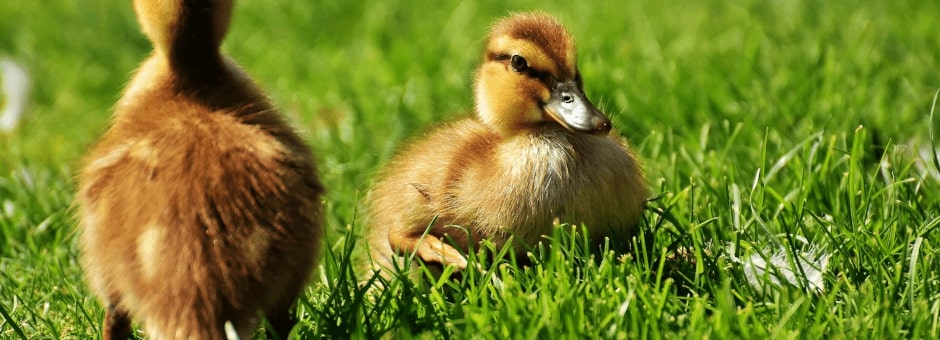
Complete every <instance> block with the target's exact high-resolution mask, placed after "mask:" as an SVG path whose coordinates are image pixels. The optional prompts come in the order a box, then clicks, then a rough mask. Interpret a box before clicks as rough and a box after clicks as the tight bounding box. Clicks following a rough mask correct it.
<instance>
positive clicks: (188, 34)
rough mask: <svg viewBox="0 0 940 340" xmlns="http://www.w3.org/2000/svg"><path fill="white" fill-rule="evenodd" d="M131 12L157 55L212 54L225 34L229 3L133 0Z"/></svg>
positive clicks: (229, 16) (198, 0) (230, 11)
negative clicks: (177, 52)
mask: <svg viewBox="0 0 940 340" xmlns="http://www.w3.org/2000/svg"><path fill="white" fill-rule="evenodd" d="M134 11H135V12H136V13H137V18H138V20H139V21H140V26H141V27H142V29H143V31H144V34H145V35H146V36H147V38H148V39H150V41H151V42H153V45H154V49H155V50H156V51H157V53H159V54H161V55H164V56H166V55H170V54H171V53H174V52H175V51H187V52H197V51H198V50H202V51H203V52H208V53H210V54H214V53H217V51H218V48H219V46H220V45H221V44H222V39H223V38H225V34H226V33H227V32H228V27H229V21H230V20H231V17H232V0H134ZM193 49H197V51H193ZM192 54H195V53H192Z"/></svg>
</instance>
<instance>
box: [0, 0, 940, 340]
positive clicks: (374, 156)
mask: <svg viewBox="0 0 940 340" xmlns="http://www.w3.org/2000/svg"><path fill="white" fill-rule="evenodd" d="M938 7H940V3H933V2H914V1H910V2H906V1H900V2H899V1H895V2H884V3H869V2H863V1H845V2H838V3H835V2H833V3H829V2H811V1H757V0H754V1H744V2H739V3H735V4H728V3H725V2H721V1H704V2H692V3H690V2H680V1H666V2H657V1H634V2H619V1H600V2H570V1H568V2H558V3H544V2H535V1H520V2H515V3H512V4H505V3H504V2H497V1H484V2H469V1H468V2H454V3H438V2H430V1H410V2H401V3H398V2H389V1H385V2H382V1H366V2H356V3H352V2H347V3H343V2H336V3H326V4H318V3H310V2H286V1H257V0H242V1H240V2H238V5H237V8H236V12H235V18H234V21H233V26H232V31H231V32H230V34H229V36H228V38H227V40H226V42H225V45H224V49H225V50H226V52H227V53H228V54H229V55H231V56H232V57H233V58H234V59H236V60H237V61H238V62H239V63H240V64H241V65H242V66H243V68H245V69H246V70H247V71H248V73H249V74H251V75H252V76H253V77H254V79H255V80H256V81H257V82H258V83H259V84H260V85H261V86H262V87H263V88H265V89H266V90H267V91H268V94H269V95H270V96H271V97H272V99H273V101H274V102H275V103H277V104H278V106H279V107H280V108H281V109H282V111H283V113H284V114H285V115H286V116H287V117H288V118H289V119H290V120H291V122H292V123H293V124H294V125H295V126H296V127H297V128H298V129H299V130H301V131H302V132H303V133H304V135H305V137H306V139H307V140H308V141H309V142H310V144H311V145H312V146H313V148H314V150H315V152H316V155H317V159H318V160H319V167H320V172H321V175H322V178H323V180H324V182H325V183H326V184H327V185H328V189H329V193H328V195H327V197H326V199H325V202H324V203H325V205H326V207H327V223H328V226H329V231H328V237H327V239H326V240H325V241H324V242H325V244H326V245H327V247H326V248H327V249H328V250H327V251H326V254H324V256H323V262H322V263H321V266H320V270H318V271H317V272H316V273H315V274H314V276H313V277H312V278H311V281H310V282H311V283H310V285H309V287H308V288H307V289H306V291H305V292H306V294H305V296H304V297H303V299H301V301H300V303H299V304H298V308H297V315H298V316H299V318H300V320H301V322H300V324H299V325H298V327H297V328H296V329H295V331H296V335H297V336H298V337H300V338H313V337H318V336H334V337H344V336H353V337H368V338H373V337H379V336H385V335H393V336H399V337H403V338H408V337H412V336H416V337H419V336H428V337H432V338H446V337H456V338H493V339H504V338H548V337H551V338H558V337H570V338H583V337H602V338H631V337H676V336H678V337H683V338H700V337H706V336H707V337H714V338H764V337H786V338H814V337H826V338H829V337H835V336H844V337H847V338H859V337H861V338H869V337H871V338H895V337H906V338H936V337H940V274H938V272H937V270H936V269H937V268H940V259H938V257H937V255H936V254H938V249H937V248H938V246H940V201H938V198H940V182H938V178H940V164H938V163H937V162H936V161H935V159H934V158H933V157H934V156H933V155H932V153H935V152H936V145H938V143H940V142H938V141H937V140H934V139H932V138H931V133H930V132H931V131H930V130H931V128H933V130H937V128H938V127H940V123H938V122H940V119H938V118H936V117H934V116H932V115H931V105H932V102H933V99H934V94H935V92H936V91H937V89H938V88H940V77H938V75H940V66H938V62H940V57H938V56H940V34H938V33H937V32H940V26H938V24H937V21H936V15H934V14H933V13H940V8H938ZM530 9H542V10H545V11H547V12H549V13H552V14H554V15H556V16H558V17H559V19H561V21H562V22H564V23H565V24H566V25H567V26H568V27H569V29H570V30H571V31H572V33H573V34H574V36H575V37H576V39H577V41H578V51H579V64H580V67H581V71H582V73H583V75H584V80H585V88H586V91H587V93H588V96H589V97H590V98H592V100H594V101H595V102H596V103H597V104H598V105H599V106H600V107H602V108H603V109H604V110H605V111H606V112H608V113H609V114H610V116H611V117H612V119H613V121H614V123H615V126H616V128H617V130H619V133H620V134H622V135H623V136H625V137H627V138H628V139H629V140H630V142H631V144H632V145H633V147H634V149H635V150H636V152H637V154H638V155H640V157H642V159H643V160H644V165H645V169H646V171H647V174H648V177H649V180H650V183H651V186H652V187H653V191H654V193H656V197H655V198H654V199H653V200H651V201H650V203H649V207H648V209H647V211H646V214H645V217H644V224H643V225H644V227H643V228H642V230H641V234H640V235H639V236H638V238H637V240H638V241H637V246H636V249H637V250H636V251H635V252H634V253H631V254H610V253H604V254H597V253H596V252H594V251H593V249H590V247H589V246H587V245H585V243H584V242H581V241H579V240H583V239H581V238H580V237H581V236H579V234H578V233H576V232H572V231H573V230H575V231H576V230H578V228H576V227H572V226H562V227H560V228H558V229H557V233H556V234H555V235H552V236H551V237H548V238H546V245H544V246H542V247H537V248H534V249H533V250H532V254H533V256H534V257H535V258H536V261H534V264H533V265H532V266H530V267H528V268H520V267H519V266H516V265H515V264H514V262H513V261H512V259H510V258H493V257H491V256H484V257H482V258H479V259H476V260H475V261H476V263H479V264H480V265H479V266H476V267H474V268H473V269H471V270H469V271H468V272H466V273H464V274H463V275H462V277H460V278H459V279H452V280H448V279H439V280H438V279H433V278H429V279H427V280H423V281H418V282H415V281H409V280H397V279H394V280H391V281H390V282H385V286H386V289H385V290H378V291H371V292H370V291H368V288H369V287H368V284H362V285H361V283H363V282H369V279H370V277H369V275H368V273H362V272H355V271H354V270H353V269H354V268H358V267H359V266H358V263H357V262H356V261H359V260H360V255H361V252H362V249H363V247H364V245H365V244H364V241H363V240H360V239H359V237H360V236H361V234H362V230H363V228H364V227H366V226H364V225H361V224H360V223H359V218H358V217H357V216H356V214H357V211H359V210H360V209H361V208H362V207H361V199H362V197H363V196H364V195H365V193H366V191H367V190H368V187H369V185H370V183H371V181H372V179H373V178H374V175H375V172H376V170H377V169H378V167H379V166H381V164H382V163H383V162H384V161H386V160H388V159H389V157H390V156H391V155H392V154H393V153H394V151H395V149H396V148H397V147H398V146H399V145H401V143H403V142H405V141H407V140H408V139H409V138H413V137H416V136H419V135H420V134H421V133H423V131H425V130H426V129H427V128H429V127H431V126H433V124H434V123H435V122H439V121H442V120H447V119H451V118H453V117H460V116H464V115H466V114H468V113H469V112H470V110H471V108H472V106H473V102H472V97H471V91H470V84H471V77H472V73H473V70H474V68H475V67H476V64H477V62H478V61H479V59H480V57H481V53H482V52H481V48H482V46H481V43H482V39H483V36H484V34H485V32H486V28H487V27H488V25H489V24H490V23H491V22H492V21H493V20H494V19H496V18H498V17H500V16H503V15H505V14H507V13H508V12H509V11H516V10H530ZM149 49H150V47H149V44H148V42H147V41H146V40H145V39H144V38H143V36H142V35H141V34H139V30H138V28H137V25H136V22H135V21H134V17H133V13H132V11H131V8H130V5H129V4H128V3H125V2H111V1H100V0H91V1H82V2H72V1H63V0H57V1H43V2H35V3H34V2H29V1H5V2H0V55H2V56H4V57H8V58H12V59H15V60H17V61H19V62H20V63H22V64H23V65H24V66H26V68H27V69H29V71H30V73H31V75H32V76H33V79H32V80H33V82H32V83H33V85H32V89H33V91H32V94H31V97H30V102H29V107H28V109H27V113H26V114H27V115H26V116H25V118H24V120H23V121H22V122H21V124H20V126H19V127H18V129H17V130H15V131H14V132H13V133H11V134H8V135H0V312H2V313H0V338H19V337H26V338H88V337H93V336H96V335H98V334H99V332H100V329H99V328H100V321H101V319H102V316H103V310H102V307H101V306H100V305H99V303H98V301H97V300H96V299H95V298H94V296H93V295H92V294H91V293H90V292H89V291H88V289H87V287H85V284H84V282H83V280H82V276H81V275H82V274H81V270H80V268H79V266H78V265H77V259H78V256H79V255H78V254H77V253H76V247H75V223H74V220H73V218H72V211H71V210H70V205H71V201H72V196H73V192H74V184H73V179H72V178H73V176H74V175H75V169H77V167H78V165H79V164H80V162H79V160H80V157H81V155H82V154H83V152H84V151H85V150H86V149H87V148H88V146H89V145H90V143H92V142H93V141H94V140H95V139H96V138H98V136H99V135H100V133H101V132H102V131H103V129H104V127H105V126H106V124H107V120H108V117H109V116H110V108H111V106H112V105H113V103H114V101H115V100H116V99H117V98H118V96H119V94H120V91H121V89H122V87H123V86H124V83H125V82H126V81H127V79H128V78H129V74H130V73H131V72H132V71H133V70H134V68H135V67H136V66H137V64H138V63H139V62H140V61H141V60H143V58H145V57H146V55H147V54H148V53H149ZM0 102H2V101H0ZM934 115H936V113H934ZM572 228H573V229H572ZM548 244H551V245H552V246H548ZM810 250H814V251H818V252H821V253H824V254H826V255H827V256H829V258H828V260H829V262H828V266H826V268H825V271H824V272H823V273H822V275H821V283H822V288H821V289H815V288H812V287H814V286H812V285H810V283H809V281H807V279H808V278H807V275H805V274H806V273H807V268H805V267H804V266H803V265H804V264H806V263H804V262H801V261H798V260H796V258H797V256H802V255H800V254H803V253H805V252H807V251H810ZM495 251H496V252H497V253H498V249H496V250H495ZM775 254H777V256H776V258H779V259H780V261H778V263H780V264H783V263H786V265H784V266H783V267H780V266H778V267H772V268H767V270H766V271H765V272H763V273H757V274H756V275H750V276H749V275H748V271H747V270H746V269H745V268H746V262H744V260H745V259H748V258H757V259H764V260H770V259H771V258H773V257H774V255H775ZM787 271H790V273H791V274H793V275H795V276H796V279H795V280H794V281H793V283H790V284H783V285H779V284H774V282H775V278H779V275H783V274H784V273H786V272H787ZM780 281H782V280H780V279H776V282H780ZM784 281H785V280H784Z"/></svg>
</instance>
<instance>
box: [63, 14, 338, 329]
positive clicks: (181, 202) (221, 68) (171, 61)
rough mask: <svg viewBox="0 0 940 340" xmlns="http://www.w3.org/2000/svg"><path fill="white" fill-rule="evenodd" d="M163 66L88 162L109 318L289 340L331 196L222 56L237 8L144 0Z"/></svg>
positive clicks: (89, 224)
mask: <svg viewBox="0 0 940 340" xmlns="http://www.w3.org/2000/svg"><path fill="white" fill-rule="evenodd" d="M134 9H135V12H136V14H137V17H138V20H139V22H140V24H141V26H142V28H143V32H144V33H145V35H146V36H147V37H148V38H149V39H150V40H151V42H152V43H153V45H154V52H153V53H152V55H151V56H150V57H149V58H148V59H147V60H146V61H145V62H144V64H143V65H142V66H141V68H140V69H139V70H138V71H137V72H136V75H135V76H134V78H133V80H132V81H131V83H130V84H129V85H128V88H127V89H126V91H125V93H124V95H123V97H122V98H121V99H120V100H119V101H118V103H117V105H116V108H115V114H114V117H113V121H112V125H111V127H110V129H109V130H108V132H107V133H106V134H105V135H104V137H103V138H102V139H101V141H100V142H99V143H98V144H97V146H95V147H94V149H93V150H92V151H91V152H90V154H89V155H88V157H87V159H86V161H85V166H84V168H83V170H82V171H81V174H80V176H79V187H80V188H79V193H78V196H77V198H76V201H77V203H78V205H79V206H80V209H79V211H78V213H79V218H80V221H81V225H82V231H81V239H80V241H81V249H82V251H83V259H82V265H83V267H84V269H85V272H86V275H87V279H88V282H89V285H90V286H91V288H92V289H93V290H94V291H95V292H96V293H97V294H98V296H99V297H100V298H101V299H102V300H103V303H104V305H105V306H106V308H107V312H106V315H105V320H104V328H103V332H104V338H105V339H109V338H111V339H117V338H121V339H126V338H127V337H128V336H130V335H131V321H132V319H136V320H138V321H140V322H141V323H142V324H143V326H144V328H145V330H146V332H147V333H148V335H149V336H150V337H151V338H159V339H163V338H171V339H175V338H179V339H224V338H226V331H225V330H226V324H230V325H231V327H233V328H234V330H235V331H236V332H237V333H238V335H240V336H241V337H242V338H245V337H249V336H251V335H252V334H254V332H255V331H256V330H257V327H258V324H259V322H260V320H259V319H260V318H259V315H260V316H263V317H265V318H266V319H267V320H268V321H269V322H270V323H271V325H273V328H274V329H273V330H274V331H275V332H276V333H277V334H278V335H280V336H282V337H283V336H286V335H287V333H288V332H289V331H290V328H291V327H292V326H293V324H292V321H291V316H290V312H289V308H290V307H291V305H292V304H293V303H294V301H295V300H296V298H297V296H298V294H300V293H301V292H302V289H303V287H304V285H305V283H306V279H307V277H308V275H309V273H310V270H311V269H312V267H313V266H314V265H315V263H316V260H317V255H318V253H319V239H320V237H321V233H322V223H323V222H322V220H323V216H322V206H321V204H320V202H319V199H320V196H321V194H322V193H323V187H322V185H321V183H320V182H319V180H318V179H317V174H316V169H315V167H314V165H313V160H312V155H311V153H310V150H309V148H308V147H307V146H306V145H305V144H304V143H303V141H302V140H301V138H299V136H298V135H297V134H296V133H295V132H294V131H293V130H292V129H291V128H289V127H288V125H287V124H286V123H285V122H284V121H283V120H282V118H281V117H280V116H279V115H278V113H277V112H276V111H275V109H274V107H273V106H272V105H271V103H270V102H269V101H268V99H267V98H266V97H265V96H264V94H263V93H262V92H261V90H259V89H258V88H257V87H256V86H255V85H254V84H253V83H252V82H251V81H250V80H249V79H248V77H247V76H246V75H245V74H244V73H243V72H242V71H241V70H240V69H239V68H238V67H237V66H236V65H235V63H234V62H232V61H231V60H229V59H227V58H226V57H225V56H223V55H222V54H221V52H220V50H219V46H220V44H221V42H222V39H223V37H224V36H225V34H226V32H227V31H228V25H229V20H230V16H231V11H232V1H231V0H135V1H134Z"/></svg>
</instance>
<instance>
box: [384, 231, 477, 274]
mask: <svg viewBox="0 0 940 340" xmlns="http://www.w3.org/2000/svg"><path fill="white" fill-rule="evenodd" d="M389 241H391V242H390V243H391V244H392V247H393V248H397V249H400V251H401V253H409V252H412V251H413V252H414V253H415V254H416V255H418V257H419V258H421V260H423V261H424V262H428V263H440V264H441V265H443V266H445V267H446V266H454V267H456V268H457V270H464V269H467V259H466V258H464V256H463V254H461V253H460V251H458V250H457V249H456V248H454V247H453V246H451V245H449V244H447V243H444V241H442V240H441V239H440V238H438V237H437V236H434V235H430V234H428V235H424V236H423V237H421V236H419V237H410V236H406V237H401V238H397V239H390V240H389ZM396 246H397V247H396Z"/></svg>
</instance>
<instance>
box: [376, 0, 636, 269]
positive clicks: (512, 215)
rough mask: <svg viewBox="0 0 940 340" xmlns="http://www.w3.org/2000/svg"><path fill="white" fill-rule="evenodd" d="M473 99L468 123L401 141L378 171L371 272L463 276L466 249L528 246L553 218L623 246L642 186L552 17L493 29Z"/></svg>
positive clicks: (512, 20) (519, 17)
mask: <svg viewBox="0 0 940 340" xmlns="http://www.w3.org/2000/svg"><path fill="white" fill-rule="evenodd" d="M474 93H475V96H476V116H475V117H472V118H467V119H464V120H460V121H456V122H454V123H451V124H448V125H446V126H444V127H442V128H439V129H437V130H435V131H433V132H430V133H429V134H428V135H426V136H424V137H423V138H422V139H420V140H418V141H416V142H414V143H412V144H410V145H408V146H406V147H405V148H404V150H402V151H401V152H400V153H399V154H398V155H397V156H395V157H394V158H393V160H392V161H391V162H390V163H389V164H388V165H387V166H385V168H384V169H383V170H382V172H381V173H380V175H379V179H378V180H377V182H376V184H375V186H374V187H373V190H372V192H371V197H370V203H369V205H370V206H369V215H370V216H369V224H370V227H369V228H370V229H369V231H368V239H369V240H368V241H369V246H370V253H371V256H372V260H373V265H374V266H376V267H379V268H383V267H384V268H388V267H390V266H391V265H392V263H393V262H395V261H397V260H400V259H401V257H400V256H403V255H407V254H412V253H414V254H415V255H416V256H417V257H418V258H420V259H421V260H423V261H424V262H426V263H436V264H441V265H454V266H456V267H457V268H458V269H462V268H465V267H466V265H467V261H466V259H465V257H464V254H465V253H466V252H467V251H468V250H469V249H470V246H471V244H475V243H477V242H479V241H481V240H484V239H485V240H489V241H492V242H493V243H494V244H496V245H497V246H502V245H503V244H504V243H505V242H506V241H507V240H508V239H509V237H510V236H512V235H514V237H515V238H516V239H517V240H516V241H517V242H519V241H521V242H522V243H523V244H526V245H534V244H536V243H537V242H538V241H539V240H540V239H541V238H542V237H543V235H551V233H552V228H553V222H554V221H556V220H557V221H560V222H562V223H573V224H580V223H584V224H585V225H586V226H587V227H588V228H589V232H590V234H591V236H592V238H593V239H594V241H595V242H597V243H601V242H603V241H604V238H609V239H610V241H611V242H612V243H614V244H618V243H619V244H621V245H626V244H627V243H628V242H629V239H630V238H631V237H632V236H633V235H634V234H635V228H636V224H637V222H638V221H639V219H640V217H641V214H642V211H643V209H644V204H645V200H646V198H647V196H648V194H649V191H648V188H647V184H646V181H645V180H644V176H643V172H642V170H641V168H640V164H639V162H638V160H637V158H636V157H635V156H634V155H633V153H632V152H631V151H630V150H629V148H628V147H627V145H626V143H625V142H624V141H623V140H621V139H619V138H616V137H612V136H609V134H610V131H611V122H610V120H609V119H608V118H607V117H606V116H605V115H604V113H602V112H600V111H599V110H598V109H597V108H596V107H595V106H594V105H593V104H592V103H591V102H590V101H589V100H588V98H587V97H586V95H585V94H584V91H583V87H582V79H581V74H580V73H579V72H578V68H577V65H576V60H575V44H574V41H573V40H572V38H571V36H570V35H569V34H568V32H567V31H566V30H565V28H564V27H563V26H562V25H561V24H560V23H559V22H558V21H556V20H555V19H554V18H552V17H551V16H549V15H546V14H543V13H523V14H514V15H511V16H509V17H508V18H505V19H503V20H501V21H499V22H497V23H496V24H495V25H494V26H493V28H492V31H491V32H490V35H489V39H488V42H487V44H486V51H485V53H484V54H483V64H482V66H481V67H480V68H479V70H478V72H477V75H476V79H475V84H474ZM432 222H433V224H432ZM454 226H459V227H461V228H454ZM515 249H516V250H517V251H521V250H522V249H523V248H522V247H518V246H517V247H516V248H515Z"/></svg>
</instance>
